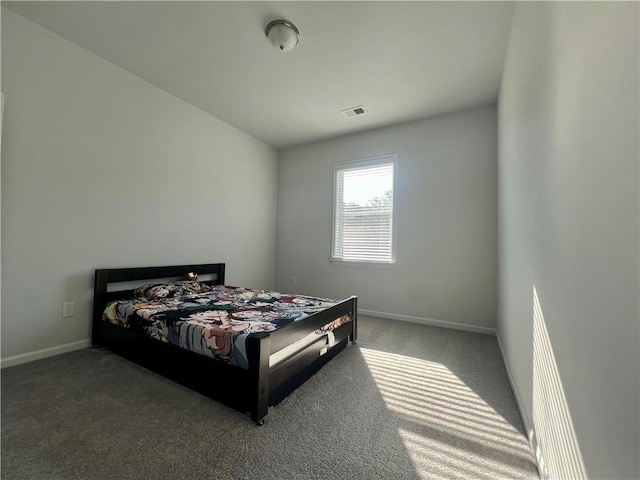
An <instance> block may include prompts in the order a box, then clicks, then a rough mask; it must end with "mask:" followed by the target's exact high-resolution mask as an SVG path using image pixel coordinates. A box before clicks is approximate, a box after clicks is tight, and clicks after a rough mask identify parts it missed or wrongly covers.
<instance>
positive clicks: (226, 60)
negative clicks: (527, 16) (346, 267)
mask: <svg viewBox="0 0 640 480" xmlns="http://www.w3.org/2000/svg"><path fill="white" fill-rule="evenodd" d="M2 4H3V5H4V6H7V7H9V8H11V9H12V10H14V11H15V12H17V13H19V14H21V15H23V16H25V17H27V18H29V19H31V20H33V21H34V22H37V23H39V24H40V25H42V26H44V27H46V28H48V29H49V30H52V31H54V32H56V33H57V34H59V35H61V36H63V37H65V38H67V39H69V40H71V41H72V42H75V43H76V44H78V45H81V46H82V47H85V48H86V49H88V50H90V51H92V52H94V53H95V54H97V55H99V56H101V57H103V58H105V59H107V60H109V61H110V62H112V63H114V64H116V65H118V66H120V67H122V68H124V69H126V70H128V71H130V72H132V73H133V74H135V75H137V76H139V77H141V78H143V79H145V80H147V81H148V82H150V83H152V84H154V85H156V86H158V87H160V88H162V89H164V90H166V91H167V92H169V93H172V94H173V95H175V96H177V97H179V98H181V99H183V100H185V101H187V102H189V103H191V104H193V105H195V106H197V107H199V108H201V109H202V110H204V111H206V112H209V113H210V114H212V115H214V116H216V117H218V118H219V119H221V120H224V121H225V122H227V123H230V124H231V125H234V126H236V127H238V128H239V129H241V130H244V131H245V132H247V133H249V134H251V135H253V136H255V137H257V138H259V139H261V140H263V141H264V142H266V143H268V144H270V145H272V146H274V147H276V148H283V147H287V146H291V145H295V144H300V143H305V142H309V141H313V140H319V139H323V138H328V137H332V136H338V135H343V134H347V133H353V132H356V131H362V130H367V129H371V128H375V127H380V126H384V125H390V124H394V123H399V122H404V121H409V120H415V119H419V118H425V117H428V116H432V115H436V114H439V113H444V112H450V111H455V110H460V109H464V108H469V107H474V106H479V105H485V104H489V103H492V102H495V101H496V99H497V96H498V90H499V86H500V78H501V74H502V67H503V62H504V57H505V53H506V48H507V41H508V34H509V28H510V25H511V16H512V8H513V5H512V4H511V2H395V1H394V2H182V1H177V2H144V1H140V2H138V1H133V2H65V1H61V2H2ZM275 18H285V19H287V20H290V21H292V22H293V23H295V24H296V25H297V26H298V28H299V29H300V33H301V38H300V43H299V45H298V46H297V48H296V49H295V50H293V51H291V52H288V53H282V52H279V51H278V50H276V49H275V48H273V47H272V46H271V45H270V44H269V42H268V40H267V38H266V37H265V35H264V27H265V25H266V24H267V23H268V22H269V21H270V20H273V19H275ZM356 105H364V106H365V108H366V109H367V111H368V113H367V115H363V116H360V117H354V118H349V119H348V118H345V117H344V116H343V115H342V114H341V113H340V111H341V110H343V109H346V108H349V107H353V106H356Z"/></svg>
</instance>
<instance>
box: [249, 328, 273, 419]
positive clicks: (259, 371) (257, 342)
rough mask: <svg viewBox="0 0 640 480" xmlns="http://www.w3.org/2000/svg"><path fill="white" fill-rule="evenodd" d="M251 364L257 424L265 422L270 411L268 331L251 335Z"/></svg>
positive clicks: (253, 417) (252, 416)
mask: <svg viewBox="0 0 640 480" xmlns="http://www.w3.org/2000/svg"><path fill="white" fill-rule="evenodd" d="M248 343H249V345H248V348H249V351H248V352H247V353H248V354H249V365H250V368H251V371H252V377H253V380H252V384H253V392H254V393H253V395H254V397H253V399H254V400H253V408H252V409H251V419H252V420H253V421H254V422H256V424H257V425H263V424H264V417H266V416H267V413H268V412H269V354H270V353H271V337H270V336H269V334H268V333H259V334H256V335H252V336H251V337H249V342H248Z"/></svg>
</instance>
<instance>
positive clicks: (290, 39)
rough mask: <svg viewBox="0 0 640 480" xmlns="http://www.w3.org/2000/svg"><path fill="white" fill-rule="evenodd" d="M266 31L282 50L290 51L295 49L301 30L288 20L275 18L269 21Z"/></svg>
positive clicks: (271, 40) (273, 43)
mask: <svg viewBox="0 0 640 480" xmlns="http://www.w3.org/2000/svg"><path fill="white" fill-rule="evenodd" d="M264 33H265V35H266V36H267V38H268V39H269V41H270V42H271V44H272V45H273V46H274V47H276V48H277V49H278V50H280V51H281V52H289V51H291V50H293V49H294V47H295V46H296V45H297V44H298V40H300V31H299V30H298V28H297V27H296V26H295V25H294V24H293V23H291V22H289V21H287V20H273V21H272V22H269V25H267V28H265V29H264Z"/></svg>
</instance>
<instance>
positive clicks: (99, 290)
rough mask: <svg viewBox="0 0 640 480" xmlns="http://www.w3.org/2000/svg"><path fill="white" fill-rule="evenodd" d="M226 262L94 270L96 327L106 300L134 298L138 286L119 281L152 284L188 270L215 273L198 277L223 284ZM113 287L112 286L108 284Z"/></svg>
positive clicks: (94, 314) (94, 319)
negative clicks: (209, 277) (208, 277)
mask: <svg viewBox="0 0 640 480" xmlns="http://www.w3.org/2000/svg"><path fill="white" fill-rule="evenodd" d="M224 268H225V264H224V263H203V264H197V265H172V266H168V267H135V268H101V269H96V271H95V282H94V287H93V326H94V328H95V327H96V323H95V322H97V321H100V319H101V318H102V312H103V311H104V309H105V307H106V306H107V303H109V302H110V301H113V300H119V299H125V298H132V297H133V291H134V289H135V287H133V288H131V287H130V286H126V287H125V288H120V289H119V288H118V286H117V285H116V284H118V283H119V284H127V283H128V284H131V282H139V283H140V284H142V283H149V282H150V281H153V280H158V281H160V280H161V281H165V280H168V279H170V280H180V279H182V278H183V277H184V276H185V275H186V274H188V273H197V274H198V275H206V276H213V278H212V279H202V280H199V281H201V282H203V283H206V284H207V285H224ZM110 285H111V286H112V288H109V286H110Z"/></svg>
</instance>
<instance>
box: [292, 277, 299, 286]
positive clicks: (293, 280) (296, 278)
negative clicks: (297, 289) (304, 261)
mask: <svg viewBox="0 0 640 480" xmlns="http://www.w3.org/2000/svg"><path fill="white" fill-rule="evenodd" d="M297 284H298V277H297V276H295V275H291V285H297Z"/></svg>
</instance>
